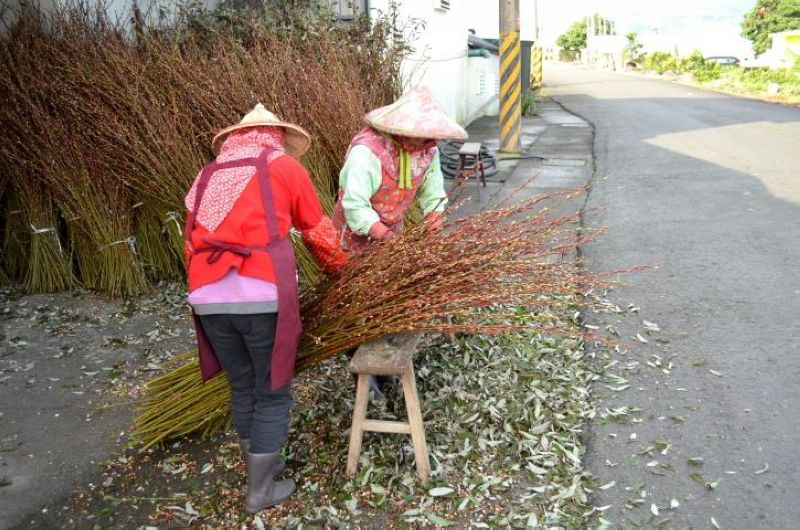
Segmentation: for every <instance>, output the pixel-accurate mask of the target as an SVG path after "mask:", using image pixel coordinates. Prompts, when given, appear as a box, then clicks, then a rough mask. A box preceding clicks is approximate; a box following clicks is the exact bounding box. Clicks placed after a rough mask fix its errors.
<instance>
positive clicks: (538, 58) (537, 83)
mask: <svg viewBox="0 0 800 530" xmlns="http://www.w3.org/2000/svg"><path fill="white" fill-rule="evenodd" d="M531 88H542V48H541V47H540V46H539V45H538V44H534V45H533V47H531Z"/></svg>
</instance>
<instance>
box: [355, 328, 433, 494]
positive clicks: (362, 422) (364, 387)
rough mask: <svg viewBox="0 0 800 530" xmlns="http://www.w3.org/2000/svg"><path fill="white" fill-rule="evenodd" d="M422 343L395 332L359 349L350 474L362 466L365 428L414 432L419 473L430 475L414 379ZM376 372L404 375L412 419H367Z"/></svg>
mask: <svg viewBox="0 0 800 530" xmlns="http://www.w3.org/2000/svg"><path fill="white" fill-rule="evenodd" d="M418 343H419V336H418V335H392V336H389V337H386V338H383V339H378V340H374V341H372V342H370V343H367V344H364V345H363V346H361V347H359V348H358V351H357V352H356V354H355V355H353V358H352V360H351V361H350V371H351V372H353V373H354V374H357V375H358V383H357V387H356V403H355V406H354V407H353V426H352V428H351V430H350V450H349V452H348V454H347V474H348V475H350V476H352V475H354V474H355V472H356V469H357V468H358V457H359V455H360V454H361V440H362V438H363V435H364V431H372V432H392V433H400V434H410V435H411V441H412V443H413V445H414V457H415V460H416V462H417V474H418V475H419V477H420V478H421V479H423V480H425V479H427V478H428V476H429V475H430V471H431V467H430V463H429V461H428V446H427V444H426V443H425V427H424V426H423V424H422V410H421V409H420V405H419V396H418V394H417V383H416V380H415V379H414V364H413V362H412V361H413V356H414V352H415V351H416V349H417V344H418ZM373 375H395V376H400V380H401V381H402V383H403V395H404V397H405V400H406V411H407V412H408V422H404V421H381V420H370V419H367V402H368V401H369V378H370V377H371V376H373Z"/></svg>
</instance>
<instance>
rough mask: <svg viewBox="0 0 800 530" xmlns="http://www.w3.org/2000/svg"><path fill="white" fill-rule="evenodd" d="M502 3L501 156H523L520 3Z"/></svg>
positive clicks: (512, 1)
mask: <svg viewBox="0 0 800 530" xmlns="http://www.w3.org/2000/svg"><path fill="white" fill-rule="evenodd" d="M499 1H500V152H501V153H519V152H520V150H521V149H520V132H521V129H522V105H521V102H522V83H521V81H520V70H521V64H520V43H519V0H499Z"/></svg>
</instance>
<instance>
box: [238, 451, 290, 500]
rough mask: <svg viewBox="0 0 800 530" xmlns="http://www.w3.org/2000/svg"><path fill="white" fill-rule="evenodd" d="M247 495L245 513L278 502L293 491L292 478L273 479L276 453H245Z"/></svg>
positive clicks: (286, 497) (276, 458)
mask: <svg viewBox="0 0 800 530" xmlns="http://www.w3.org/2000/svg"><path fill="white" fill-rule="evenodd" d="M246 454H247V497H246V498H245V501H244V508H245V510H247V513H256V512H258V511H260V510H263V509H264V508H269V507H270V506H275V505H276V504H280V503H282V502H283V501H285V500H286V499H288V498H289V497H291V495H292V493H294V489H295V484H294V480H292V479H284V480H275V477H274V474H275V467H276V465H277V464H278V460H279V458H278V453H261V454H259V453H251V452H250V451H248V452H247V453H246Z"/></svg>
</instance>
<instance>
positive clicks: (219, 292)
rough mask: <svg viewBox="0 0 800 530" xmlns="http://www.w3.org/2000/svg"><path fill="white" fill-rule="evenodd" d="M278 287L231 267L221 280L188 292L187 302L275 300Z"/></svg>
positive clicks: (200, 303)
mask: <svg viewBox="0 0 800 530" xmlns="http://www.w3.org/2000/svg"><path fill="white" fill-rule="evenodd" d="M277 300H278V288H277V287H276V285H275V284H274V283H272V282H268V281H266V280H261V279H259V278H250V277H249V276H240V275H239V274H237V272H236V269H234V268H231V270H230V271H228V274H226V275H225V276H224V277H223V278H222V279H221V280H217V281H216V282H214V283H209V284H207V285H203V286H202V287H198V288H197V289H195V290H194V291H192V292H191V293H189V299H188V301H189V304H191V305H192V306H196V305H203V304H242V303H253V302H277Z"/></svg>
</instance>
